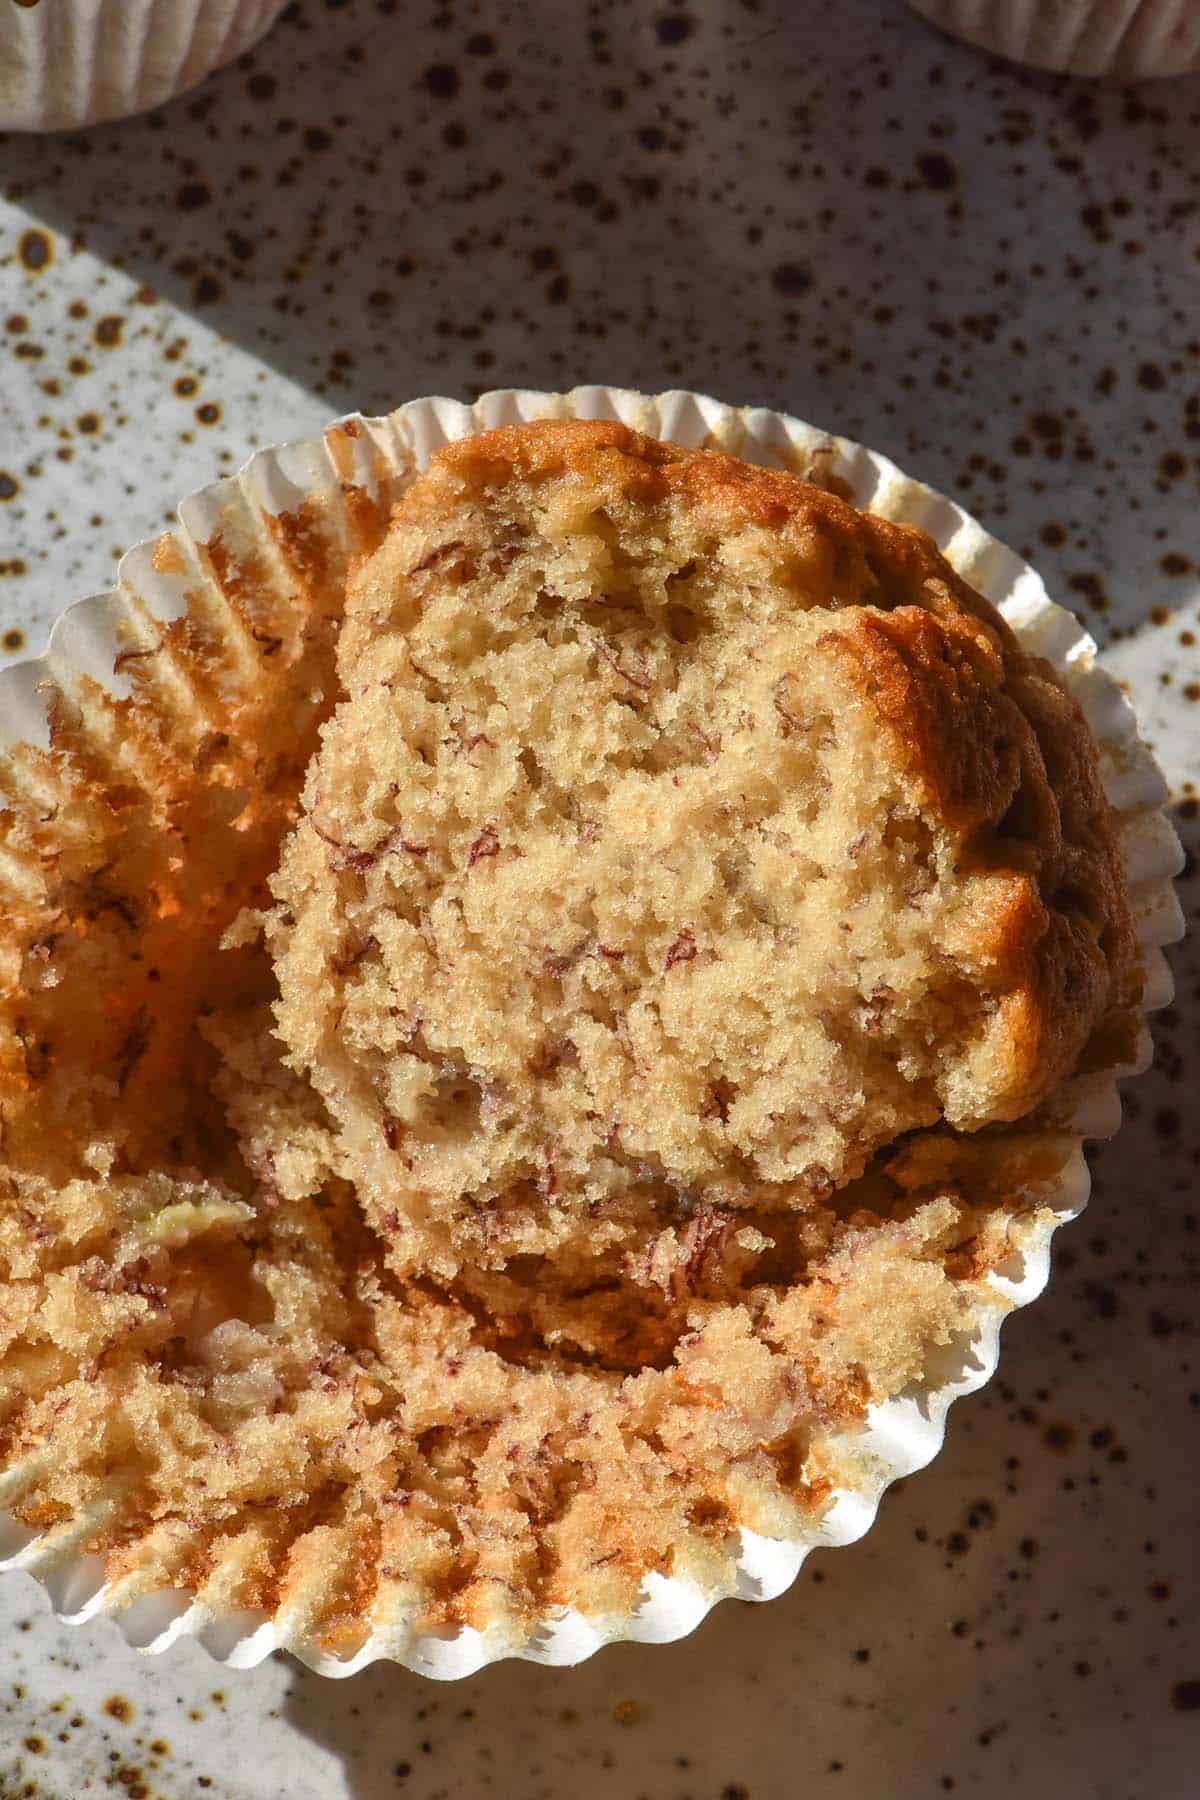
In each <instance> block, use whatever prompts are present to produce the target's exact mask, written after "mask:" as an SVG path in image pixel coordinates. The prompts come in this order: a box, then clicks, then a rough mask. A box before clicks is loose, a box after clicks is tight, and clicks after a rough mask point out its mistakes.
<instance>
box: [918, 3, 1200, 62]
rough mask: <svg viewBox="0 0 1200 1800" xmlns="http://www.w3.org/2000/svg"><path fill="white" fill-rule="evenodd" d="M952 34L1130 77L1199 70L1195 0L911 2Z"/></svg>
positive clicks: (1023, 57)
mask: <svg viewBox="0 0 1200 1800" xmlns="http://www.w3.org/2000/svg"><path fill="white" fill-rule="evenodd" d="M909 4H910V5H911V6H913V7H915V8H916V10H917V12H919V13H922V14H923V15H924V16H925V18H927V19H929V20H931V21H932V22H933V24H935V25H940V26H941V28H942V30H943V31H948V32H949V33H950V34H951V35H952V36H953V37H960V38H965V39H966V41H967V42H968V43H971V44H978V45H979V46H980V48H981V49H984V50H992V51H995V53H996V54H997V55H998V56H1007V57H1008V58H1009V59H1010V60H1011V61H1012V62H1021V63H1032V64H1033V65H1034V67H1035V68H1039V69H1058V70H1062V71H1064V72H1067V73H1070V74H1072V75H1118V76H1121V77H1122V78H1123V79H1125V80H1127V81H1135V80H1139V79H1141V78H1142V77H1145V76H1152V75H1185V74H1186V73H1187V72H1188V71H1189V70H1190V69H1195V68H1198V67H1200V7H1198V6H1197V5H1196V0H909Z"/></svg>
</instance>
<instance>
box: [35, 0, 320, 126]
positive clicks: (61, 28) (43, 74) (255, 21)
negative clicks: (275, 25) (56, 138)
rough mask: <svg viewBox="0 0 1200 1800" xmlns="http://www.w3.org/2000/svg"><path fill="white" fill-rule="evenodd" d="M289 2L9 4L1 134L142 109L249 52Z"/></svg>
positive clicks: (64, 0)
mask: <svg viewBox="0 0 1200 1800" xmlns="http://www.w3.org/2000/svg"><path fill="white" fill-rule="evenodd" d="M285 5H286V0H4V4H3V5H2V6H0V130H5V131H65V130H70V129H73V128H74V127H75V126H79V125H95V124H98V123H99V122H100V121H101V120H104V119H121V118H125V117H127V116H128V115H129V114H130V113H138V112H145V111H146V110H147V109H148V108H149V107H152V106H160V105H161V104H162V102H163V101H164V100H170V99H172V98H173V97H174V95H176V94H182V93H184V92H186V90H187V89H188V88H190V87H194V86H195V85H196V83H197V82H198V81H202V80H203V79H204V77H205V76H206V75H209V74H211V73H212V71H213V70H214V69H219V68H220V67H221V65H222V63H227V62H230V61H232V59H233V58H234V57H235V56H240V55H241V53H242V51H243V50H248V49H249V48H250V46H251V44H253V43H254V42H255V41H256V40H257V39H258V38H260V37H261V36H262V34H263V32H264V31H266V29H267V27H268V26H269V25H270V24H271V23H272V22H273V21H274V20H275V19H276V18H277V17H278V16H279V14H280V13H281V12H282V11H283V8H284V6H285Z"/></svg>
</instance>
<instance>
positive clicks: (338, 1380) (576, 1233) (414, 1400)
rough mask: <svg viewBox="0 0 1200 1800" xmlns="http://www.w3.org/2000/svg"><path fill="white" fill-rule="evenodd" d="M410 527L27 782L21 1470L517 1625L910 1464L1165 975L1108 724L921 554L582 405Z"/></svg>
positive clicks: (901, 534)
mask: <svg viewBox="0 0 1200 1800" xmlns="http://www.w3.org/2000/svg"><path fill="white" fill-rule="evenodd" d="M355 517H356V530H357V531H358V533H359V536H358V539H357V541H356V542H355V543H354V544H351V545H348V546H346V545H343V546H341V548H340V550H336V549H335V550H331V549H330V548H329V546H328V545H325V547H324V549H322V536H321V528H320V522H319V520H313V519H293V520H291V521H290V522H289V521H284V522H283V529H282V531H281V536H280V543H281V546H282V548H281V553H280V560H281V561H282V563H283V564H285V565H286V566H287V570H288V575H287V578H286V579H284V578H282V577H281V575H280V573H279V571H278V570H277V569H275V567H274V564H272V566H271V567H270V568H268V567H267V566H266V565H265V564H264V565H263V566H261V567H255V566H251V563H250V562H249V561H248V559H247V557H246V556H245V555H241V556H239V555H237V554H236V553H235V551H236V546H232V547H231V546H229V545H224V546H222V545H220V544H216V545H213V546H210V547H209V549H210V553H211V554H210V563H211V570H210V575H211V587H210V589H209V590H208V593H207V596H206V598H205V599H204V604H203V606H202V605H201V603H200V600H199V599H197V600H196V601H195V602H194V604H193V611H192V616H191V619H190V623H189V624H188V625H187V626H185V627H183V628H181V626H180V625H178V624H177V625H174V626H166V627H160V628H158V632H157V635H156V637H155V638H154V639H153V640H152V641H151V642H150V643H149V644H148V646H142V647H140V652H139V654H138V655H137V656H136V657H135V658H134V659H133V660H131V661H129V662H128V663H127V664H126V667H125V670H124V672H125V673H126V674H127V675H128V677H129V679H130V681H131V683H132V686H133V694H132V697H131V698H130V699H128V700H121V701H114V700H112V699H110V698H108V697H106V696H104V695H102V694H101V693H100V691H99V690H94V691H92V690H85V691H84V692H83V693H82V695H81V696H80V697H79V699H78V703H77V704H76V705H75V706H73V707H72V706H67V705H65V704H64V705H63V706H61V707H60V708H59V709H58V711H57V712H56V714H55V718H54V720H53V727H54V729H53V733H52V742H51V748H50V750H49V751H48V752H36V751H33V750H24V751H22V752H20V753H16V754H10V755H9V757H8V759H7V767H6V770H5V771H4V774H5V787H6V789H7V792H8V802H7V809H6V810H5V812H4V813H3V814H2V815H0V831H2V832H3V835H4V846H5V858H4V863H3V868H2V870H0V879H3V880H4V882H5V885H6V893H5V900H6V906H5V913H4V923H3V925H2V926H0V959H2V963H3V971H4V996H3V1012H2V1017H0V1027H2V1036H0V1106H2V1111H3V1125H4V1139H3V1149H2V1154H3V1156H4V1159H5V1165H4V1170H3V1179H4V1184H5V1188H4V1191H5V1199H4V1204H3V1209H2V1212H0V1270H2V1275H3V1286H2V1289H0V1330H2V1331H3V1338H4V1347H3V1351H2V1353H0V1438H2V1447H3V1466H4V1468H5V1470H6V1471H7V1472H6V1473H5V1474H4V1475H3V1476H2V1477H0V1482H2V1485H3V1504H5V1505H7V1506H8V1507H10V1508H11V1509H13V1510H14V1511H15V1513H16V1515H17V1517H18V1518H19V1519H20V1520H22V1521H23V1522H24V1523H25V1524H26V1525H28V1526H31V1527H33V1528H35V1529H36V1530H38V1531H39V1532H42V1533H45V1534H48V1535H49V1536H51V1537H52V1536H53V1535H54V1534H56V1533H58V1534H60V1535H62V1536H63V1538H64V1540H66V1539H68V1538H69V1539H70V1540H71V1541H72V1542H77V1543H78V1544H79V1547H81V1548H85V1549H93V1550H96V1551H98V1552H100V1553H101V1554H102V1555H103V1556H104V1558H105V1561H106V1566H107V1569H108V1572H109V1575H110V1578H111V1579H112V1580H113V1581H114V1582H115V1583H118V1584H120V1585H121V1586H122V1587H123V1588H124V1590H125V1591H126V1592H127V1593H128V1594H129V1595H130V1596H131V1597H132V1595H134V1594H136V1593H138V1592H142V1591H147V1590H149V1589H154V1588H161V1587H169V1588H174V1589H181V1588H182V1589H189V1590H191V1591H193V1592H195V1593H197V1594H199V1595H200V1596H201V1597H202V1598H204V1599H205V1600H207V1601H208V1602H209V1603H210V1604H212V1605H213V1606H216V1607H219V1608H221V1607H232V1606H239V1607H257V1608H263V1609H265V1610H266V1611H274V1610H275V1609H277V1608H278V1607H280V1606H283V1605H286V1606H287V1608H288V1611H289V1616H290V1618H291V1619H292V1620H293V1621H298V1622H299V1623H300V1624H301V1625H302V1627H303V1628H304V1629H305V1630H307V1631H309V1632H311V1633H312V1634H313V1635H314V1636H315V1637H316V1638H317V1639H318V1640H320V1641H322V1642H324V1643H325V1644H327V1645H328V1646H329V1647H331V1648H334V1649H343V1650H349V1649H352V1648H353V1647H354V1646H355V1644H356V1643H357V1642H358V1641H360V1640H361V1638H362V1636H363V1635H364V1633H365V1632H366V1631H367V1630H369V1629H370V1626H371V1624H372V1622H373V1621H376V1620H379V1619H383V1618H385V1617H386V1618H389V1619H393V1618H395V1617H396V1616H398V1614H400V1613H404V1614H406V1615H407V1616H409V1617H411V1618H412V1619H413V1621H414V1622H415V1623H416V1624H417V1625H418V1626H429V1625H433V1624H457V1623H468V1624H471V1625H473V1626H476V1627H480V1628H484V1627H487V1626H489V1625H496V1626H499V1627H500V1628H501V1629H503V1630H504V1631H506V1632H508V1633H510V1634H511V1635H512V1636H513V1638H514V1640H519V1639H520V1638H521V1636H522V1635H523V1634H527V1633H528V1631H529V1629H530V1628H531V1625H532V1623H533V1622H534V1621H535V1620H536V1618H537V1616H538V1615H539V1614H541V1613H543V1612H545V1611H546V1610H547V1609H550V1608H555V1607H560V1606H566V1605H573V1606H577V1607H580V1608H581V1609H583V1610H584V1611H588V1612H593V1613H598V1612H599V1613H602V1612H605V1611H609V1610H623V1609H626V1608H628V1606H629V1605H630V1604H631V1603H632V1602H633V1601H634V1600H635V1598H636V1595H637V1592H638V1590H639V1587H640V1585H641V1583H642V1582H643V1581H644V1579H645V1577H646V1575H647V1573H648V1572H650V1571H660V1572H664V1573H671V1572H675V1573H687V1574H690V1575H693V1576H696V1577H698V1578H699V1579H702V1580H704V1581H705V1582H706V1583H709V1584H711V1585H712V1586H713V1587H714V1588H715V1589H718V1590H719V1589H721V1588H722V1587H725V1588H728V1587H729V1586H731V1585H732V1576H733V1566H734V1559H735V1557H736V1555H737V1552H738V1548H739V1536H738V1528H739V1527H743V1526H744V1527H749V1528H752V1529H754V1530H757V1531H760V1532H763V1533H765V1534H767V1535H776V1536H780V1535H787V1534H789V1533H795V1532H796V1531H798V1530H800V1529H802V1528H804V1527H806V1526H809V1525H811V1523H812V1521H813V1519H814V1517H815V1516H817V1515H819V1513H820V1512H821V1510H822V1509H823V1508H824V1507H826V1506H827V1505H828V1504H829V1501H830V1499H831V1496H832V1494H833V1493H834V1491H835V1490H836V1489H837V1488H838V1487H840V1486H844V1485H847V1484H849V1485H854V1484H855V1483H856V1482H858V1481H862V1480H865V1479H868V1478H869V1471H868V1468H867V1465H866V1463H865V1460H864V1455H863V1452H862V1450H861V1448H860V1444H859V1439H860V1437H861V1431H860V1427H861V1424H862V1422H863V1420H864V1418H865V1416H866V1413H867V1410H868V1408H869V1407H870V1406H871V1405H872V1404H874V1403H877V1402H880V1401H882V1400H884V1399H886V1398H888V1397H890V1396H892V1395H895V1394H897V1393H900V1392H902V1391H903V1390H905V1389H906V1388H908V1387H910V1386H911V1385H912V1384H913V1383H916V1382H919V1381H921V1380H922V1379H936V1376H937V1371H938V1369H939V1368H941V1367H943V1366H946V1359H947V1357H950V1356H952V1355H953V1352H954V1346H955V1342H956V1340H958V1339H959V1337H960V1334H967V1335H969V1334H970V1333H971V1332H972V1331H974V1330H975V1329H977V1327H978V1325H979V1323H980V1320H981V1318H982V1317H983V1315H984V1314H985V1313H986V1312H987V1311H988V1310H989V1309H994V1308H995V1307H996V1306H997V1305H998V1304H999V1303H998V1301H997V1300H996V1298H995V1295H994V1292H993V1291H992V1290H991V1289H990V1287H989V1285H988V1280H987V1277H988V1275H989V1272H990V1271H993V1270H994V1269H996V1268H997V1267H998V1266H1000V1265H1006V1264H1007V1263H1008V1262H1009V1261H1010V1260H1011V1259H1019V1256H1020V1252H1021V1246H1022V1243H1023V1241H1024V1239H1025V1233H1026V1230H1027V1228H1028V1224H1029V1221H1030V1219H1031V1218H1032V1217H1033V1216H1034V1214H1035V1213H1036V1211H1037V1209H1038V1206H1039V1204H1040V1200H1039V1196H1041V1195H1043V1194H1044V1192H1045V1191H1046V1190H1047V1189H1048V1188H1049V1187H1051V1186H1052V1185H1053V1183H1054V1180H1055V1178H1056V1176H1057V1174H1058V1172H1059V1170H1060V1169H1061V1166H1062V1163H1063V1161H1064V1159H1065V1158H1066V1156H1067V1155H1068V1154H1070V1152H1071V1150H1072V1149H1073V1148H1074V1140H1069V1139H1066V1138H1063V1137H1061V1136H1059V1135H1057V1134H1055V1133H1054V1132H1053V1131H1052V1130H1051V1129H1050V1128H1049V1127H1048V1125H1047V1124H1046V1121H1045V1116H1044V1115H1040V1114H1039V1109H1040V1108H1042V1106H1043V1103H1044V1102H1045V1101H1046V1100H1047V1099H1048V1097H1049V1096H1050V1095H1051V1093H1052V1091H1053V1090H1054V1089H1055V1088H1056V1087H1057V1085H1058V1084H1059V1083H1060V1082H1061V1081H1062V1080H1063V1079H1064V1078H1065V1077H1067V1076H1068V1075H1070V1074H1071V1073H1073V1072H1074V1071H1076V1070H1080V1069H1087V1068H1089V1067H1092V1066H1110V1065H1111V1064H1112V1063H1114V1062H1115V1061H1119V1060H1120V1059H1121V1058H1122V1056H1123V1055H1124V1054H1125V1053H1126V1052H1127V1051H1128V1048H1129V1045H1130V1042H1131V1036H1132V1033H1133V1031H1134V1029H1135V1026H1136V1016H1137V1010H1138V1001H1139V997H1140V994H1139V988H1140V976H1139V969H1138V963H1137V958H1136V956H1135V953H1134V946H1133V936H1132V929H1131V925H1130V919H1129V911H1128V903H1127V898H1126V894H1125V889H1124V881H1123V876H1122V873H1121V866H1120V860H1119V856H1118V853H1117V850H1116V846H1115V838H1114V828H1113V822H1112V817H1111V814H1110V811H1109V808H1108V806H1107V803H1106V802H1105V800H1104V797H1103V793H1102V790H1101V786H1100V782H1099V777H1098V773H1097V763H1096V751H1095V746H1094V744H1093V742H1092V740H1091V737H1090V734H1089V732H1088V729H1087V726H1086V724H1085V722H1084V721H1083V718H1082V716H1081V714H1080V713H1079V710H1078V708H1077V707H1076V705H1075V703H1074V702H1073V701H1072V700H1071V699H1070V698H1069V697H1068V696H1067V695H1066V694H1065V693H1064V691H1063V689H1062V687H1061V685H1060V683H1059V682H1058V680H1057V678H1056V676H1055V675H1054V673H1053V671H1052V670H1051V669H1050V667H1049V665H1047V664H1045V663H1043V662H1041V661H1039V660H1037V659H1035V658H1032V657H1030V656H1028V655H1027V654H1026V653H1025V652H1024V651H1023V650H1022V649H1021V648H1020V647H1019V645H1018V644H1017V642H1016V641H1015V639H1014V638H1013V636H1012V634H1011V632H1010V631H1009V630H1008V628H1007V627H1006V626H1005V625H1004V623H1003V622H1002V620H1001V619H1000V618H999V616H998V615H997V614H996V613H995V611H994V610H993V609H992V608H991V607H990V606H989V605H988V604H987V603H986V602H985V601H984V600H982V599H981V598H980V597H979V596H978V595H976V594H975V593H974V592H973V591H972V590H971V589H970V588H968V587H967V586H966V585H965V584H964V583H963V582H962V581H961V580H960V579H959V578H958V577H957V576H956V575H955V574H954V572H953V571H952V570H951V568H950V567H949V565H948V564H947V563H946V562H945V561H944V559H943V558H942V557H941V556H940V555H939V554H938V552H937V550H936V548H935V547H934V546H933V544H932V543H931V541H930V540H929V539H927V538H925V537H924V536H923V535H922V534H920V533H918V532H916V531H914V530H912V529H910V528H908V527H904V526H900V525H896V524H892V523H889V522H887V521H885V520H883V519H880V518H876V517H873V516H870V515H867V514H864V513H860V512H858V511H856V510H855V509H854V508H853V507H852V506H851V505H849V504H847V503H846V501H845V500H843V499H841V498H840V497H838V496H837V495H836V494H833V493H831V492H829V491H826V490H825V489H822V488H820V487H817V486H813V485H809V484H807V483H805V482H803V481H801V480H799V479H798V478H797V477H796V476H794V475H791V474H789V473H785V472H783V471H776V470H767V469H762V468H757V467H753V466H751V465H749V464H747V463H744V462H741V461H739V460H738V459H736V458H734V457H730V456H727V455H723V454H718V453H716V452H710V451H696V452H692V451H685V450H681V449H680V448H678V447H677V446H673V445H670V444H665V443H661V442H658V441H656V440H650V439H646V438H642V437H639V436H638V435H637V434H635V433H633V432H631V431H629V430H627V429H625V428H624V427H622V426H618V425H613V424H607V423H579V422H553V423H551V422H546V423H541V424H536V425H529V426H520V427H511V428H506V429H503V430H500V431H496V432H491V433H488V434H485V435H482V436H479V437H475V438H470V439H466V440H463V441H462V442H460V443H456V444H453V445H450V446H448V447H447V448H446V449H444V450H443V451H441V452H440V453H439V454H438V455H437V456H436V457H435V458H434V460H433V463H432V464H431V466H430V468H429V470H428V471H427V472H426V473H425V474H424V475H422V476H420V477H418V478H417V479H416V480H415V481H414V482H413V484H412V485H411V486H410V487H409V488H408V489H407V491H406V492H405V493H404V494H403V495H402V496H401V497H400V498H399V499H398V501H397V503H396V505H395V507H394V510H393V511H392V513H391V517H390V520H389V519H388V518H386V517H385V516H384V515H383V514H382V513H379V514H378V516H372V514H371V511H370V509H369V508H368V507H365V506H364V507H361V508H359V509H357V511H356V514H355ZM347 555H349V556H351V557H352V558H353V559H354V560H353V566H352V572H351V574H350V578H349V581H348V583H347V581H346V558H347ZM339 557H340V561H339ZM343 596H345V601H344V604H345V617H344V622H343V623H342V624H341V632H340V640H338V642H337V648H336V664H335V650H334V643H335V637H336V633H337V627H338V621H339V617H340V615H341V612H342V606H343ZM198 620H199V621H200V622H199V623H198ZM268 645H269V646H271V648H270V650H269V652H268V650H267V648H266V647H267V646H268ZM181 695H182V699H181ZM81 1532H82V1534H83V1536H82V1538H81V1537H80V1533H81Z"/></svg>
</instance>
